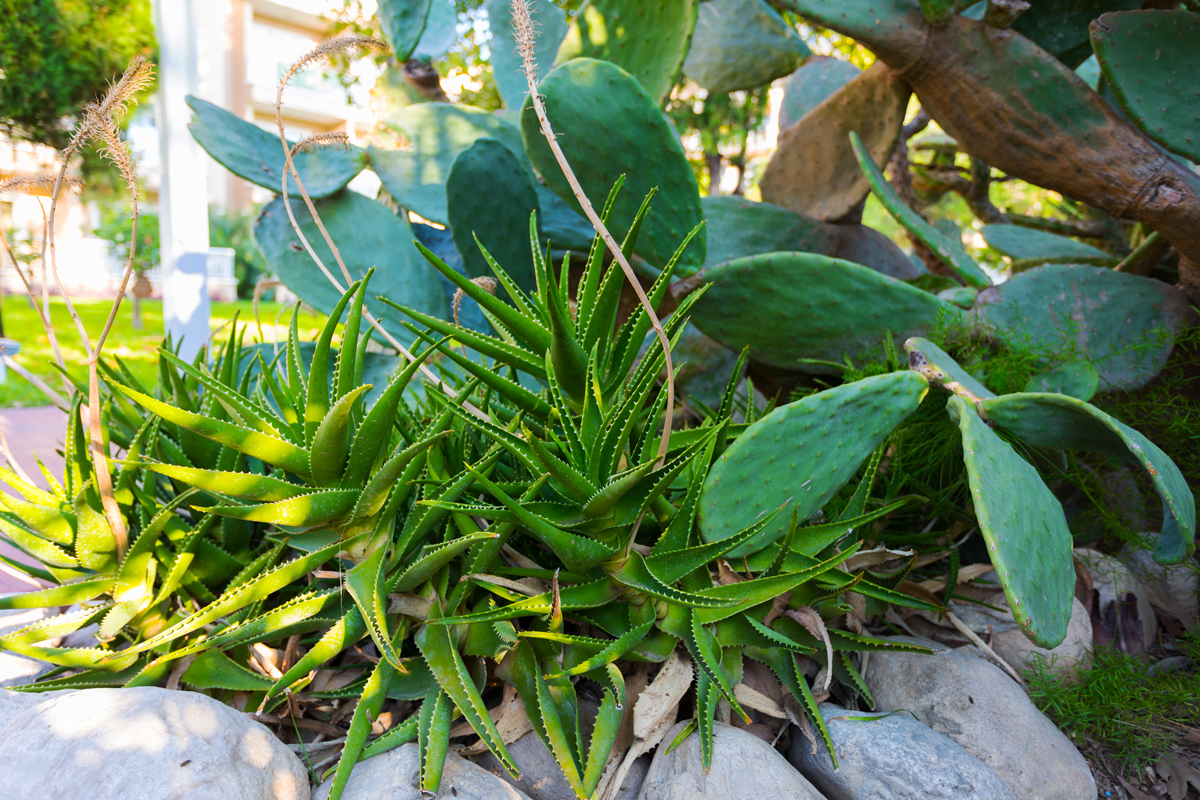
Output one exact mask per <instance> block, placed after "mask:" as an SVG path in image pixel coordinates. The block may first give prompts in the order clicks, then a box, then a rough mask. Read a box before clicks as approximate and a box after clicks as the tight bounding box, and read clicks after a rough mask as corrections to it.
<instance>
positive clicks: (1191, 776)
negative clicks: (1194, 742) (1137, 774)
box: [1154, 755, 1200, 800]
mask: <svg viewBox="0 0 1200 800" xmlns="http://www.w3.org/2000/svg"><path fill="white" fill-rule="evenodd" d="M1154 768H1155V769H1156V770H1158V774H1159V775H1161V776H1162V777H1164V778H1166V780H1167V794H1168V795H1170V796H1171V800H1183V798H1185V797H1187V793H1188V784H1189V783H1190V784H1191V785H1192V786H1194V787H1196V789H1200V770H1198V769H1196V768H1195V767H1193V766H1192V765H1191V764H1189V763H1187V762H1186V761H1184V760H1183V759H1179V758H1174V757H1172V756H1168V755H1164V756H1161V757H1159V759H1158V761H1156V762H1155V764H1154Z"/></svg>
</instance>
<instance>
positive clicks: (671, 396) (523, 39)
mask: <svg viewBox="0 0 1200 800" xmlns="http://www.w3.org/2000/svg"><path fill="white" fill-rule="evenodd" d="M512 18H513V23H514V25H515V27H516V33H517V50H518V52H519V53H520V54H521V60H522V63H523V64H524V72H525V80H526V81H528V83H529V96H530V98H531V99H532V101H533V109H534V112H535V113H536V114H537V118H538V122H539V123H540V125H541V128H542V135H543V136H545V137H546V141H547V142H548V143H549V145H550V150H551V151H552V152H553V153H554V159H555V160H556V161H557V162H558V165H559V167H561V168H562V171H563V175H564V176H565V177H566V179H567V183H569V184H570V185H571V191H572V192H573V193H574V195H575V199H576V200H578V201H579V205H580V206H582V208H583V212H584V214H585V215H586V216H587V218H588V222H590V223H591V224H592V227H593V228H595V229H596V232H597V233H599V234H600V238H602V239H604V243H605V244H606V245H608V249H609V251H610V252H611V253H612V254H613V258H614V259H616V261H617V263H618V264H620V265H621V270H622V271H623V272H624V273H625V278H626V280H628V281H629V285H630V287H631V288H632V289H633V291H634V294H636V295H637V297H638V301H639V302H640V303H641V304H642V308H644V309H645V310H646V314H647V315H648V316H649V317H650V324H651V325H652V326H653V327H654V333H655V334H656V335H657V336H658V341H659V343H660V344H661V345H662V348H663V355H664V356H665V358H666V362H667V366H666V369H667V408H666V413H665V415H664V421H663V432H662V438H661V440H660V441H659V444H658V465H657V466H662V464H663V462H664V461H665V459H666V455H667V449H668V447H669V445H670V439H671V421H672V419H673V418H674V415H675V368H674V365H673V364H672V363H671V342H670V341H669V340H668V339H667V332H666V331H665V330H663V326H662V322H660V321H659V319H658V314H657V313H656V312H655V310H654V306H653V305H652V304H651V303H650V298H648V297H647V296H646V292H645V291H644V290H643V289H642V284H641V282H639V281H638V279H637V276H636V275H635V274H634V272H633V267H631V266H630V265H629V261H628V260H627V259H626V258H625V254H624V253H623V252H621V246H620V245H619V244H617V240H616V239H614V238H613V235H612V234H611V233H609V232H608V227H607V226H605V224H604V221H603V220H602V219H600V215H599V214H597V213H596V209H595V208H593V207H592V202H591V200H589V199H588V196H587V194H586V193H584V191H583V187H582V186H581V185H580V184H579V180H578V179H577V178H576V177H575V172H574V170H572V169H571V165H570V163H568V161H567V157H566V156H565V155H564V154H563V151H562V148H561V147H559V146H558V137H557V135H556V134H555V133H554V129H553V128H552V127H551V125H550V118H549V117H548V116H547V115H546V106H545V104H543V103H542V96H541V95H540V94H539V93H538V89H537V83H538V76H537V64H536V62H535V61H534V43H535V41H536V39H537V31H536V29H535V27H534V23H533V17H532V16H531V15H530V12H529V0H512ZM656 468H657V467H656ZM634 528H635V531H636V528H637V526H636V525H635V526H634Z"/></svg>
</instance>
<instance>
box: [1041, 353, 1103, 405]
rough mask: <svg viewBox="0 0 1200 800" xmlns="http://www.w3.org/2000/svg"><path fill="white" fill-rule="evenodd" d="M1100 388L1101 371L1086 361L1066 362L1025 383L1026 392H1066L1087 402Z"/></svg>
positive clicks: (1069, 395)
mask: <svg viewBox="0 0 1200 800" xmlns="http://www.w3.org/2000/svg"><path fill="white" fill-rule="evenodd" d="M1099 388H1100V373H1099V372H1097V371H1096V368H1095V367H1093V366H1092V365H1091V364H1089V363H1088V362H1086V361H1068V362H1067V363H1066V364H1062V365H1060V366H1057V367H1055V368H1054V369H1051V370H1047V371H1046V372H1042V373H1040V374H1038V375H1034V376H1033V377H1032V378H1030V379H1029V382H1028V383H1026V384H1025V391H1026V392H1047V393H1052V394H1065V395H1067V396H1068V397H1074V398H1076V399H1078V400H1083V401H1084V402H1087V401H1088V400H1091V399H1092V397H1093V396H1094V395H1095V394H1096V390H1097V389H1099Z"/></svg>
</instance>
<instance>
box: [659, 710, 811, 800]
mask: <svg viewBox="0 0 1200 800" xmlns="http://www.w3.org/2000/svg"><path fill="white" fill-rule="evenodd" d="M686 725H687V722H680V723H677V724H676V725H675V726H674V727H673V728H671V730H669V731H667V735H666V736H664V737H663V743H662V744H660V745H659V746H658V751H657V752H656V753H655V756H654V761H653V762H652V763H651V764H650V772H649V773H647V775H646V780H645V782H644V783H642V791H641V793H639V794H638V800H702V799H703V800H734V798H736V799H737V800H743V799H744V798H749V797H755V798H760V797H761V798H768V797H769V798H773V799H774V798H778V800H825V798H824V796H823V795H822V794H821V793H820V792H818V791H817V790H816V789H814V788H813V786H812V784H810V783H809V782H808V781H807V780H805V778H804V776H803V775H801V774H800V773H799V772H797V771H796V770H795V769H794V768H793V767H792V765H791V764H789V763H788V762H787V759H786V758H784V757H783V756H781V755H780V754H779V753H778V752H776V750H775V748H773V747H771V745H769V744H767V743H766V742H764V741H763V740H762V739H759V738H758V737H757V736H755V735H754V734H752V733H746V732H745V731H743V730H739V729H738V728H734V727H731V726H729V725H722V724H721V723H719V722H718V723H716V726H715V732H714V735H713V759H712V769H710V770H709V772H708V774H707V775H705V774H704V761H703V759H702V758H701V755H700V736H699V734H695V733H693V734H692V735H690V736H688V738H687V739H685V740H684V741H683V742H682V743H680V745H679V746H678V747H676V748H675V749H674V750H672V751H671V752H670V753H667V752H666V749H667V744H669V743H670V742H672V741H674V739H675V737H676V736H678V735H679V732H680V731H682V730H683V728H684V727H685V726H686Z"/></svg>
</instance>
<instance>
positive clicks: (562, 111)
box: [521, 9, 706, 277]
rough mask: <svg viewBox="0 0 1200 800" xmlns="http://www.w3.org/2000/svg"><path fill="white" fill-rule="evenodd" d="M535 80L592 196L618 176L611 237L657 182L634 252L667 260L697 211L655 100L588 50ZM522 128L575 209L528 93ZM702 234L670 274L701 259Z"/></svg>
mask: <svg viewBox="0 0 1200 800" xmlns="http://www.w3.org/2000/svg"><path fill="white" fill-rule="evenodd" d="M585 11H586V9H584V11H581V12H580V16H582V15H583V14H584V12H585ZM538 88H539V89H540V90H541V92H542V95H543V97H544V99H545V103H546V113H547V114H548V115H549V117H550V119H551V120H552V122H553V125H554V130H555V133H557V134H558V137H559V138H558V143H559V145H560V146H561V147H562V150H563V153H564V154H565V155H566V157H567V161H568V162H569V163H570V164H571V167H572V169H573V170H574V172H575V175H576V177H578V179H579V183H580V184H581V185H582V186H583V191H584V193H585V194H587V196H588V197H589V198H590V199H591V200H592V202H593V203H598V202H599V200H600V199H602V198H604V197H605V196H607V195H608V192H609V190H610V189H611V188H612V186H613V184H615V183H616V182H617V179H619V178H620V177H621V176H622V175H624V176H625V185H624V188H623V189H622V191H621V193H620V195H619V196H618V198H617V201H616V204H615V205H614V206H613V210H612V217H611V218H610V219H611V221H610V223H609V229H610V230H611V231H612V234H613V236H615V237H616V238H617V241H621V240H622V238H623V237H624V236H625V234H626V233H627V232H628V231H629V228H630V225H632V223H633V220H634V218H635V217H636V216H637V212H638V209H639V208H640V207H641V204H642V202H643V200H644V199H645V197H646V195H647V194H649V193H650V192H651V190H654V189H657V190H658V194H657V195H656V196H655V197H654V199H653V201H652V203H651V205H650V211H649V213H648V214H647V215H646V220H645V222H644V223H643V224H642V227H641V231H640V233H639V235H638V240H637V247H636V248H635V252H636V253H637V254H638V255H640V256H642V258H644V259H646V261H648V262H649V263H650V264H651V265H653V266H655V267H658V268H660V269H661V268H662V267H664V266H666V264H667V262H668V261H669V260H670V258H671V256H672V254H673V253H674V252H675V248H677V247H678V246H679V243H680V242H681V241H683V240H684V238H685V237H686V236H687V235H688V233H689V232H691V230H692V229H693V228H695V227H696V226H697V225H699V224H700V222H701V221H702V220H703V218H704V215H703V211H702V210H701V208H700V190H699V189H698V188H697V186H696V177H695V175H694V174H693V172H692V168H691V165H690V164H688V161H687V156H686V155H685V154H684V151H683V145H682V144H681V143H680V141H679V137H678V136H676V135H675V132H674V130H673V129H672V128H671V126H670V123H668V122H667V118H666V117H665V116H664V115H663V113H662V112H661V111H660V110H659V109H658V105H657V103H655V101H654V100H653V99H652V98H651V96H650V95H649V94H647V93H646V90H645V89H643V88H642V86H641V84H639V83H638V82H637V80H635V79H634V77H633V76H632V75H630V74H629V73H628V72H626V71H625V70H623V69H621V67H619V66H617V65H616V64H613V63H610V62H608V61H598V60H596V59H592V58H576V59H574V60H572V61H569V62H567V63H566V64H563V65H562V66H561V67H556V68H555V69H554V71H553V72H551V73H550V74H549V75H547V76H546V77H545V79H544V80H542V82H541V84H540V85H539V87H538ZM521 132H522V134H523V136H524V138H525V148H526V150H527V151H528V153H529V158H530V160H532V161H533V165H534V166H535V167H536V168H537V170H538V172H539V173H541V175H542V177H543V178H545V180H546V184H547V185H548V186H549V187H550V188H551V189H553V190H554V191H555V193H556V194H558V195H559V197H561V198H562V199H563V200H564V201H566V202H567V204H568V205H570V206H571V208H573V209H575V210H579V204H578V201H577V200H576V199H575V194H574V193H573V192H572V191H571V187H570V185H569V184H568V183H567V179H566V177H565V176H564V175H563V172H562V169H561V168H560V167H559V166H558V162H557V161H556V160H555V158H554V154H553V153H552V152H551V150H550V146H549V145H548V144H547V143H546V139H545V137H544V136H543V135H542V131H541V128H540V127H539V124H538V119H537V115H536V114H535V113H534V110H533V104H532V103H531V102H529V101H526V103H525V107H524V109H523V110H522V112H521ZM705 241H706V236H705V234H704V232H703V231H701V232H700V234H699V235H698V236H696V237H695V238H694V239H693V240H692V243H691V245H690V246H689V247H688V249H687V250H686V251H684V253H683V257H682V258H681V259H680V262H679V266H678V267H677V268H676V270H675V274H676V275H677V276H681V277H682V276H686V275H690V274H692V273H693V272H695V271H696V270H698V269H699V268H700V267H701V266H702V265H703V264H704V254H705V249H706V248H705Z"/></svg>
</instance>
